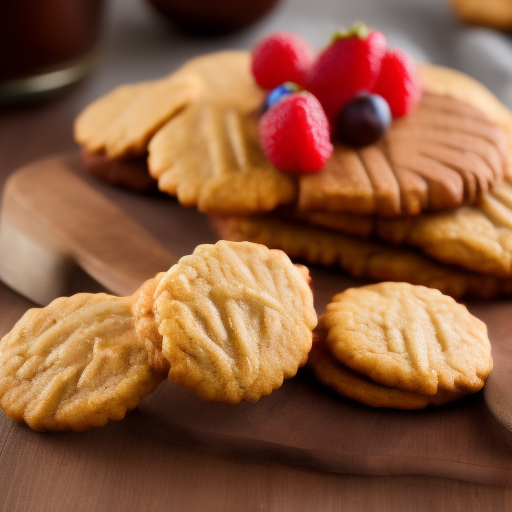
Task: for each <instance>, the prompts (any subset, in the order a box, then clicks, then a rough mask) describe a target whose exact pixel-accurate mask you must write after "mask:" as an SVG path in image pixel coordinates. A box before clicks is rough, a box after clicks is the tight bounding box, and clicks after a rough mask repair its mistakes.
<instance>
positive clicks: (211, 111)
mask: <svg viewBox="0 0 512 512" xmlns="http://www.w3.org/2000/svg"><path fill="white" fill-rule="evenodd" d="M420 78H421V82H422V87H423V91H424V95H423V99H422V101H421V103H420V105H419V107H418V109H417V110H416V111H415V112H414V113H412V114H411V115H408V116H405V117H403V118H400V119H397V120H395V121H393V124H392V126H391V128H390V130H389V131H388V133H387V134H386V136H385V137H384V138H383V139H382V140H380V141H379V142H378V143H376V144H373V145H371V146H368V147H366V148H363V149H361V150H356V149H354V148H349V147H347V146H344V145H342V144H335V148H334V153H333V156H332V157H331V158H330V160H329V161H328V162H327V164H326V166H325V167H324V169H323V170H322V171H320V172H319V173H317V174H314V175H311V174H310V175H300V176H293V175H289V174H285V173H282V172H280V171H278V170H277V169H275V168H274V167H273V166H272V165H271V164H270V163H269V162H268V161H267V159H266V158H265V156H264V155H263V153H262V151H261V149H260V147H259V143H258V118H259V112H260V108H261V105H262V102H263V97H264V92H263V91H262V90H261V89H259V88H258V87H257V86H256V84H255V82H254V80H253V79H252V76H251V74H250V66H249V54H248V53H246V52H223V53H217V54H212V55H208V56H205V57H200V58H197V59H194V60H192V61H190V62H189V63H188V64H186V65H185V66H183V67H182V68H181V69H180V70H178V71H177V72H176V73H174V74H172V75H170V76H169V77H168V78H165V79H162V80H158V81H155V82H152V83H145V84H140V85H137V86H125V87H123V88H120V89H116V90H115V91H113V92H112V93H110V94H109V95H107V96H105V97H103V98H100V99H99V100H97V102H95V103H93V104H92V105H91V106H90V107H88V108H87V109H86V110H85V111H84V112H83V113H82V114H81V115H80V116H79V118H78V120H77V122H76V125H75V138H76V140H77V141H78V142H79V143H80V144H81V145H82V146H84V147H85V148H86V150H87V151H88V152H92V153H100V154H103V153H104V154H105V155H106V156H107V157H108V158H111V159H115V158H127V157H130V156H144V155H145V154H146V152H149V157H148V163H149V170H150V173H151V175H152V176H153V177H154V178H156V179H157V180H158V186H159V188H160V190H162V191H165V192H167V193H169V194H171V195H176V196H177V197H178V200H179V201H180V202H181V203H182V204H183V205H185V206H197V207H198V209H199V210H200V211H203V212H207V213H214V214H225V215H241V214H249V213H259V212H267V211H271V210H273V209H275V208H276V207H277V206H279V205H283V204H291V203H293V202H297V203H298V205H299V208H300V209H301V210H304V211H306V210H307V211H314V210H321V211H323V210H328V211H335V212H339V211H342V212H351V213H357V214H377V215H382V216H400V215H413V214H418V213H419V212H420V211H422V210H429V209H433V210H439V209H446V208H451V207H455V206H458V205H460V204H463V203H464V204H471V203H473V202H474V201H475V200H476V199H477V198H478V197H479V196H480V194H481V193H482V192H485V191H487V190H488V189H489V188H490V187H491V186H493V185H494V184H495V183H497V182H499V181H501V179H502V177H503V174H504V172H505V170H506V169H507V168H508V167H509V165H510V157H511V155H512V149H511V147H512V142H511V141H512V118H511V114H510V112H509V111H508V110H507V109H506V107H504V106H503V105H502V104H501V103H500V102H499V101H498V100H497V99H496V98H495V97H494V96H493V95H492V94H491V93H490V92H489V91H488V90H487V89H485V87H483V86H482V85H481V84H479V83H478V82H476V81H474V80H472V79H470V78H469V77H467V76H466V75H463V74H461V73H458V72H456V71H453V70H449V69H447V68H438V67H433V66H422V67H421V68H420ZM139 118H140V121H139Z"/></svg>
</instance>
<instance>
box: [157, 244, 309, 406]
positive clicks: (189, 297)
mask: <svg viewBox="0 0 512 512" xmlns="http://www.w3.org/2000/svg"><path fill="white" fill-rule="evenodd" d="M154 298H155V303H154V307H153V310H154V312H155V320H156V323H157V325H158V331H159V333H160V335H161V336H162V338H163V343H162V353H163V354H164V356H165V357H166V358H167V359H168V361H169V362H170V365H171V367H170V371H169V379H170V380H171V381H172V382H175V383H177V384H181V385H184V386H186V387H189V388H190V389H192V390H193V391H195V392H196V393H197V395H199V396H200V397H201V398H203V399H205V400H219V401H225V402H230V403H237V402H240V400H242V399H245V400H248V401H251V402H255V401H257V400H258V399H259V398H260V397H261V396H264V395H268V394H270V393H271V392H272V390H274V389H276V388H278V387H279V386H281V384H282V382H283V379H286V378H288V377H292V376H293V375H295V373H296V372H297V369H298V367H299V366H301V365H303V364H305V362H306V359H307V354H308V352H309V350H310V348H311V341H312V330H313V328H314V327H315V326H316V323H317V318H316V313H315V310H314V308H313V296H312V293H311V290H310V288H309V286H308V280H307V279H305V278H304V275H303V271H301V270H299V269H298V268H296V267H295V266H294V265H293V264H292V263H291V262H290V260H289V258H288V257H287V256H286V255H285V254H284V253H283V252H282V251H274V250H269V249H267V248H266V247H264V246H262V245H256V244H250V243H233V242H225V241H220V242H218V243H217V244H215V245H200V246H199V247H197V248H196V249H195V251H194V253H193V254H192V255H191V256H185V257H184V258H181V260H180V261H179V263H177V264H176V265H174V266H173V267H172V268H171V269H170V270H169V271H168V272H167V273H166V274H165V275H164V277H163V278H162V279H161V281H160V283H159V285H158V287H157V290H156V292H155V295H154Z"/></svg>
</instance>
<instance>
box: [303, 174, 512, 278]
mask: <svg viewBox="0 0 512 512" xmlns="http://www.w3.org/2000/svg"><path fill="white" fill-rule="evenodd" d="M507 180H508V182H504V183H501V184H500V185H497V186H496V187H495V188H494V189H493V190H492V191H491V192H489V193H487V194H484V195H483V196H482V198H481V199H480V201H479V202H478V204H477V205H475V206H465V207H460V208H457V209H454V210H450V211H446V212H437V213H423V214H420V215H417V216H415V217H407V218H406V217H403V218H395V219H384V218H379V217H371V216H357V215H351V214H343V213H331V212H314V213H311V214H309V215H307V216H306V218H307V220H308V221H309V222H310V223H311V224H313V225H318V226H324V227H328V228H332V229H336V230H340V231H343V232H345V233H349V234H355V235H357V236H363V237H367V236H370V235H372V234H374V235H376V236H378V237H379V238H381V239H383V240H385V241H387V242H391V243H393V244H406V245H411V246H414V247H418V248H420V249H421V250H422V251H423V252H424V253H426V254H428V255H429V256H431V257H432V258H434V259H436V260H438V261H441V262H443V263H448V264H454V265H459V266H461V267H464V268H467V269H469V270H473V271H475V272H479V273H483V274H492V275H496V276H500V277H507V278H510V277H512V185H511V184H510V178H508V179H507Z"/></svg>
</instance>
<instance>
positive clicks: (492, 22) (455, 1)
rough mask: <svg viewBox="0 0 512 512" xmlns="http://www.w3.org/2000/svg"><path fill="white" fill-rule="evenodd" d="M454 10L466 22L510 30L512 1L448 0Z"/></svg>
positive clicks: (511, 24) (511, 25)
mask: <svg viewBox="0 0 512 512" xmlns="http://www.w3.org/2000/svg"><path fill="white" fill-rule="evenodd" d="M450 4H451V5H452V7H453V8H454V10H455V12H456V13H457V14H458V15H459V16H460V17H461V18H462V19H463V20H464V21H466V22H468V23H472V24H475V25H486V26H489V27H493V28H497V29H501V30H510V29H511V28H512V3H511V2H510V0H486V1H485V2H483V1H482V0H450Z"/></svg>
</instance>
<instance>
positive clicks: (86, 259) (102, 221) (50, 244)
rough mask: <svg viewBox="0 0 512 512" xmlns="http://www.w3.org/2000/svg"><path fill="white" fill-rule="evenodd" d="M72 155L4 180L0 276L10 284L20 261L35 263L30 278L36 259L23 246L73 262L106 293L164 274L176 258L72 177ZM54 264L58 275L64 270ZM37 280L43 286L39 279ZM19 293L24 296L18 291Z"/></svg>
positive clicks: (134, 286) (130, 290)
mask: <svg viewBox="0 0 512 512" xmlns="http://www.w3.org/2000/svg"><path fill="white" fill-rule="evenodd" d="M73 158H75V159H76V157H75V156H73V155H70V156H69V157H63V156H62V155H61V156H57V157H50V158H47V159H45V160H42V161H41V160H40V161H38V162H35V163H33V164H31V165H28V166H27V167H24V168H22V169H20V170H19V171H17V172H15V173H14V174H13V175H12V176H11V177H10V179H9V180H8V182H7V184H6V187H5V191H4V198H3V203H2V215H1V217H0V219H1V223H2V226H1V228H0V232H2V237H0V238H2V242H1V244H0V246H1V247H0V249H1V254H0V257H2V255H3V256H4V258H3V260H4V262H6V261H8V262H9V263H8V265H7V267H6V265H5V264H4V265H2V271H1V275H2V278H5V279H4V280H6V281H7V283H8V284H10V285H11V286H13V284H12V283H11V282H10V279H9V278H10V276H11V274H10V273H12V275H14V274H15V273H18V274H19V273H20V272H19V269H17V268H16V266H17V262H19V264H20V265H21V264H22V262H23V266H24V267H27V265H35V266H36V267H35V268H34V267H31V268H30V269H29V271H28V273H29V274H31V278H32V279H33V278H34V275H36V276H37V264H38V261H37V255H36V254H33V256H34V260H30V257H29V256H30V255H27V252H28V253H31V252H34V251H31V250H30V249H29V248H28V246H29V245H30V244H31V243H33V244H34V246H35V247H39V248H41V247H43V248H44V249H45V251H43V252H45V253H46V251H49V252H50V253H51V254H53V255H55V257H56V258H59V259H60V260H59V261H70V260H71V261H74V262H76V263H77V264H78V265H79V266H80V267H82V268H83V269H84V270H85V271H86V272H87V273H88V274H90V275H91V276H92V277H93V278H94V279H96V280H97V281H98V282H99V283H100V284H102V285H103V286H105V287H106V288H107V289H109V290H111V291H112V292H113V293H116V294H119V295H129V294H131V293H133V292H134V291H135V290H136V289H137V288H138V287H139V286H140V285H141V283H142V282H144V281H145V280H146V279H149V278H150V277H152V276H154V275H155V274H156V273H157V272H161V271H165V270H167V269H168V268H169V267H170V266H171V265H172V264H173V263H175V261H176V258H175V257H174V256H173V255H172V254H171V253H170V252H169V251H168V250H167V249H166V248H165V247H164V246H163V245H162V244H161V243H160V242H158V241H157V240H156V239H155V238H154V237H153V236H151V235H150V234H149V233H148V232H147V231H146V230H145V229H144V228H142V227H141V226H140V225H139V224H138V223H137V222H135V221H134V220H133V219H131V218H130V217H129V216H128V215H127V214H125V213H124V212H123V211H122V210H120V209H119V208H117V207H116V206H114V205H113V204H112V203H111V202H110V201H109V200H108V199H106V198H105V197H103V196H102V195H101V194H100V193H99V192H97V191H95V190H94V189H93V188H92V187H91V186H90V185H88V184H87V183H86V182H85V181H84V180H82V179H80V177H79V176H77V175H76V174H75V173H73V171H72V170H71V169H70V164H71V162H72V160H73ZM14 232H15V233H18V234H20V233H21V236H22V237H23V239H24V240H27V239H28V240H29V242H23V243H22V244H21V245H20V243H19V242H16V243H12V242H11V240H12V236H11V235H9V233H14ZM6 233H7V235H6ZM16 239H17V240H18V239H19V236H18V235H16ZM21 246H23V248H24V249H23V254H21V252H22V251H21V249H20V247H21ZM13 251H14V252H13ZM16 251H17V252H16ZM35 252H37V251H35ZM27 258H29V260H28V261H27ZM42 259H43V258H41V256H39V260H40V261H41V260H42ZM54 267H55V268H56V269H57V273H58V272H59V271H60V270H59V269H60V268H61V267H62V268H63V269H64V268H65V267H66V265H65V264H62V265H60V264H59V265H53V267H52V268H54ZM47 273H48V272H47ZM40 277H41V279H42V281H41V285H42V286H44V281H45V276H42V275H41V276H40ZM46 278H47V276H46ZM55 279H58V276H55ZM46 281H48V279H46ZM13 287H14V288H19V287H18V286H13ZM21 288H23V286H21ZM20 291H21V292H22V293H25V294H27V293H26V292H24V290H23V289H22V290H20ZM43 296H44V294H43ZM31 298H33V297H31Z"/></svg>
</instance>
